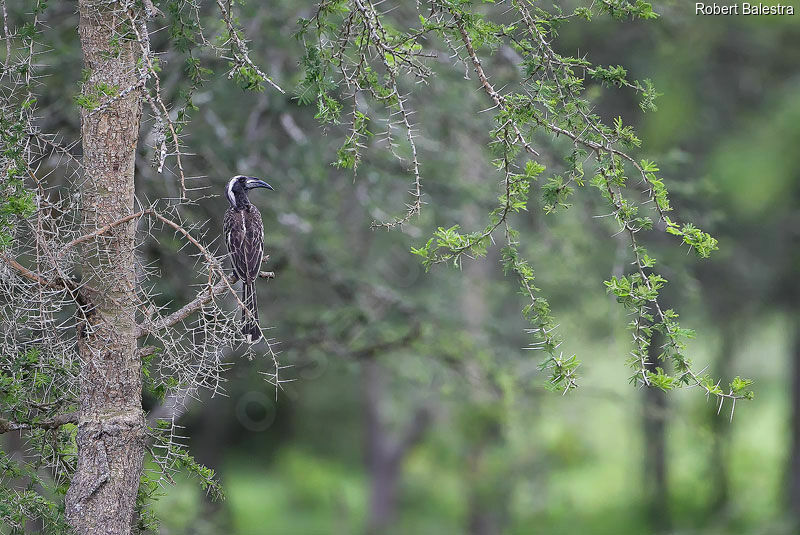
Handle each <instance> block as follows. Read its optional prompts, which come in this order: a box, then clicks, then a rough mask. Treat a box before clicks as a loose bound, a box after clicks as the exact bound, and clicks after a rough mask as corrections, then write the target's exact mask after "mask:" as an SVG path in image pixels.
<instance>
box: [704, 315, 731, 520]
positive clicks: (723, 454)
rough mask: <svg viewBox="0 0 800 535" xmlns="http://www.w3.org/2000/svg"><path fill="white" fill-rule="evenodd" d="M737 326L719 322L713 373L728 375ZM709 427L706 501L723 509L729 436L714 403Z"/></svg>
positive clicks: (725, 420) (717, 509)
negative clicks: (710, 441) (708, 493)
mask: <svg viewBox="0 0 800 535" xmlns="http://www.w3.org/2000/svg"><path fill="white" fill-rule="evenodd" d="M736 330H737V326H736V325H733V324H731V322H730V321H728V322H726V323H725V324H723V325H722V328H721V332H722V340H721V341H720V346H719V355H717V359H716V365H715V371H714V376H715V377H730V375H731V362H732V361H733V352H734V348H735V347H736V343H735V340H736ZM709 417H710V419H711V420H710V424H711V431H712V433H713V434H714V442H713V444H712V449H711V460H710V462H709V465H710V470H711V478H712V481H713V482H714V483H713V485H712V495H711V501H710V508H711V511H712V512H713V513H715V514H720V513H724V512H725V509H726V508H727V505H728V501H729V498H730V482H729V477H728V461H727V445H728V440H729V439H730V429H731V426H730V420H729V419H728V418H725V417H724V416H722V414H719V413H718V411H717V406H713V407H712V410H711V411H710V414H709Z"/></svg>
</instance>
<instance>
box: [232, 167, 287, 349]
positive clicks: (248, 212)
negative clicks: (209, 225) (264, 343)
mask: <svg viewBox="0 0 800 535" xmlns="http://www.w3.org/2000/svg"><path fill="white" fill-rule="evenodd" d="M256 188H267V189H270V190H273V191H274V188H273V187H272V186H270V185H269V184H267V183H266V182H264V181H263V180H261V179H259V178H255V177H251V176H243V175H236V176H235V177H233V178H231V179H230V180H229V181H228V184H227V186H226V187H225V196H226V197H227V198H228V202H229V203H230V207H229V208H228V209H227V210H226V211H225V218H224V220H223V224H222V229H223V231H224V233H225V245H226V246H227V247H228V255H229V256H230V258H231V264H232V265H233V274H234V278H235V279H241V281H242V303H243V304H244V306H245V310H242V329H241V332H242V334H243V335H244V336H245V339H246V340H247V341H248V343H253V342H256V341H258V340H259V339H260V338H261V329H260V328H259V327H258V300H257V298H256V279H258V274H259V271H260V269H261V259H262V258H263V256H264V224H263V223H262V221H261V214H260V213H259V211H258V208H256V207H255V206H253V205H252V204H251V203H250V199H249V198H248V196H247V192H248V191H250V190H251V189H256Z"/></svg>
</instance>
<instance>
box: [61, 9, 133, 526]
mask: <svg viewBox="0 0 800 535" xmlns="http://www.w3.org/2000/svg"><path fill="white" fill-rule="evenodd" d="M79 10H80V27H79V33H80V40H81V46H82V49H83V58H84V68H85V69H86V70H87V72H88V73H89V80H88V81H87V82H86V83H85V84H84V87H83V93H84V95H92V94H93V95H99V94H100V91H99V88H100V86H99V85H98V84H101V83H102V84H106V85H107V87H111V88H114V89H113V90H112V94H113V93H114V92H116V93H122V92H124V91H125V90H126V89H127V88H130V87H132V86H134V85H135V84H136V82H137V77H136V55H135V53H134V46H133V45H135V44H136V43H131V42H130V41H126V37H125V36H126V35H128V34H129V32H130V30H129V29H126V28H125V23H126V21H127V17H126V13H125V12H124V11H122V10H121V7H120V5H119V4H117V3H112V2H107V1H103V0H80V2H79ZM140 118H141V101H140V92H139V91H138V90H134V91H130V92H128V93H127V94H126V95H125V96H123V97H121V98H115V99H111V100H110V102H109V103H107V104H105V105H103V106H102V107H101V108H100V109H98V110H97V111H96V112H94V113H92V112H90V111H89V110H87V109H82V111H81V135H82V141H83V165H84V172H85V176H84V183H83V184H82V188H81V211H82V216H83V226H84V230H85V231H86V232H91V231H93V230H94V229H96V228H98V227H102V226H104V225H107V224H109V223H111V222H113V221H116V220H118V219H120V218H122V217H124V216H126V215H129V214H131V213H132V212H133V208H134V180H133V175H134V158H135V154H136V145H137V140H138V135H139V121H140ZM135 231H136V227H135V223H134V222H133V221H131V222H129V223H126V224H122V225H119V226H116V227H114V228H113V229H112V230H110V231H109V232H107V233H105V234H103V235H102V236H100V237H97V238H96V239H94V240H92V241H90V242H87V245H86V247H85V250H84V257H83V258H84V261H83V262H84V263H83V266H82V271H83V280H82V282H83V283H84V284H85V286H84V289H83V290H82V296H81V297H82V299H81V301H82V304H83V306H82V308H81V310H79V312H78V314H79V327H78V348H79V351H80V355H81V361H82V365H81V370H80V409H79V424H78V435H77V445H78V463H77V470H76V472H75V475H74V477H73V480H72V485H71V486H70V488H69V491H68V493H67V496H66V514H67V519H68V521H69V522H70V524H71V525H72V526H73V527H74V528H75V530H76V531H77V533H79V534H80V535H87V534H100V533H103V534H108V535H118V534H127V533H130V532H131V526H132V520H133V516H134V507H135V504H136V494H137V490H138V488H139V478H140V476H141V473H142V460H143V456H144V430H145V423H144V415H143V412H142V403H141V393H142V380H141V362H140V360H139V359H138V358H137V355H136V337H135V334H134V332H135V327H136V319H135V312H136V306H135V304H136V277H135V267H134V240H135Z"/></svg>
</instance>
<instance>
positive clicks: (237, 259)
mask: <svg viewBox="0 0 800 535" xmlns="http://www.w3.org/2000/svg"><path fill="white" fill-rule="evenodd" d="M222 228H223V231H224V232H225V245H226V246H227V247H228V254H229V255H230V257H231V264H232V265H233V271H234V273H236V276H237V277H239V278H240V279H247V273H248V271H247V255H246V252H245V234H246V232H245V220H244V219H243V217H242V212H240V211H237V210H235V209H233V208H229V209H228V210H227V211H226V212H225V218H224V220H223V222H222Z"/></svg>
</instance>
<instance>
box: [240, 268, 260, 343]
mask: <svg viewBox="0 0 800 535" xmlns="http://www.w3.org/2000/svg"><path fill="white" fill-rule="evenodd" d="M242 302H243V303H244V306H245V307H246V308H247V310H248V311H249V312H250V313H249V314H248V313H247V312H245V311H244V310H243V311H242V334H243V335H244V336H245V338H247V341H248V342H250V343H253V342H257V341H258V340H259V339H260V338H261V329H259V328H258V298H257V297H256V283H255V281H250V282H248V281H243V282H242Z"/></svg>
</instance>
